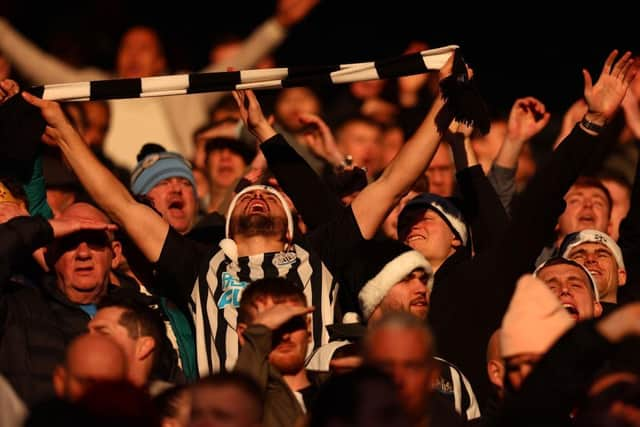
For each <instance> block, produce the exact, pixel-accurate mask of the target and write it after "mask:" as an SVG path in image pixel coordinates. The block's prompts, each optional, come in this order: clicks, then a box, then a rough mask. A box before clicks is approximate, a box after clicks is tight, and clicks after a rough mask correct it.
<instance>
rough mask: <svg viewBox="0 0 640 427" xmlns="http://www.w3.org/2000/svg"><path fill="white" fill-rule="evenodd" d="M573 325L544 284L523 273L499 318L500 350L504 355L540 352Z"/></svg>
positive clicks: (569, 317) (546, 348) (557, 300)
mask: <svg viewBox="0 0 640 427" xmlns="http://www.w3.org/2000/svg"><path fill="white" fill-rule="evenodd" d="M574 324H575V322H574V320H573V319H572V318H571V316H570V315H569V313H567V311H566V310H565V309H564V308H563V307H562V304H561V303H560V300H559V299H558V298H557V297H556V296H555V295H554V294H553V292H551V290H550V289H549V288H548V287H547V285H545V284H544V282H542V281H541V280H539V279H536V278H535V277H534V276H532V275H530V274H526V275H524V276H522V277H521V278H520V280H518V284H517V285H516V290H515V292H514V294H513V297H512V298H511V302H510V303H509V307H508V308H507V312H506V313H505V315H504V317H503V319H502V327H501V329H500V353H501V355H502V357H504V358H506V357H510V356H516V355H519V354H524V353H533V354H544V353H545V352H546V351H547V350H548V349H549V348H550V347H551V346H552V344H553V343H554V342H555V341H556V340H557V339H558V338H560V336H561V335H562V334H564V333H565V332H566V331H567V330H569V329H570V328H571V327H572V326H573V325H574Z"/></svg>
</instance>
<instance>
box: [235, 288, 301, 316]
mask: <svg viewBox="0 0 640 427" xmlns="http://www.w3.org/2000/svg"><path fill="white" fill-rule="evenodd" d="M267 297H269V298H271V299H273V301H274V302H275V303H280V302H285V301H298V302H300V303H302V304H304V305H305V306H306V305H307V298H306V297H305V296H304V293H303V292H302V290H301V289H298V287H297V286H295V285H294V284H293V283H291V282H290V281H289V280H287V279H284V278H282V277H269V278H264V279H259V280H256V281H255V282H252V283H250V284H249V286H247V287H246V288H245V289H244V291H243V292H242V297H241V298H240V307H238V323H249V322H250V321H251V319H252V317H253V316H252V314H251V307H252V306H253V305H254V303H255V302H256V301H259V300H262V299H265V298H267Z"/></svg>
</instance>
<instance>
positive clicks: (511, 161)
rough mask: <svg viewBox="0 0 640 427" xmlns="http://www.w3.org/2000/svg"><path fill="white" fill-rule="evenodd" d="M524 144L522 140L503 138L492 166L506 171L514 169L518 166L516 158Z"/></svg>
mask: <svg viewBox="0 0 640 427" xmlns="http://www.w3.org/2000/svg"><path fill="white" fill-rule="evenodd" d="M524 143H525V141H524V140H519V139H514V138H509V137H508V136H507V137H505V139H504V141H502V145H501V146H500V150H498V155H497V156H496V158H495V160H494V161H493V164H495V165H498V166H500V167H503V168H507V169H515V168H516V167H517V166H518V157H519V156H520V152H521V151H522V147H523V146H524Z"/></svg>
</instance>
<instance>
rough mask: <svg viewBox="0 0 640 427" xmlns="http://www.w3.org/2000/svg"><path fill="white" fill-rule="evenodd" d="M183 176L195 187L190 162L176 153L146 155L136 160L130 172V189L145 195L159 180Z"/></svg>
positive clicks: (137, 193)
mask: <svg viewBox="0 0 640 427" xmlns="http://www.w3.org/2000/svg"><path fill="white" fill-rule="evenodd" d="M174 177H179V178H184V179H186V180H187V181H189V182H190V183H191V185H192V186H193V189H194V191H195V189H196V180H195V179H194V177H193V172H191V164H190V163H189V162H188V161H187V160H185V158H184V157H182V156H181V155H180V154H178V153H174V152H171V151H164V152H156V153H151V154H148V155H146V156H145V157H144V158H142V160H140V161H139V162H138V164H137V165H136V167H135V168H134V169H133V172H132V173H131V191H132V192H133V194H135V195H136V196H137V195H145V194H147V193H148V192H149V191H151V190H152V189H153V187H155V186H156V185H158V183H159V182H160V181H162V180H163V179H168V178H174Z"/></svg>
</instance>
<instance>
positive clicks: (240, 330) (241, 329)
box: [236, 323, 248, 347]
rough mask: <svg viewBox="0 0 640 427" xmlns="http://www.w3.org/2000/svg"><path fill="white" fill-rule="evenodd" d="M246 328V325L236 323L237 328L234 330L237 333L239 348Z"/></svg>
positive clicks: (242, 342) (242, 343)
mask: <svg viewBox="0 0 640 427" xmlns="http://www.w3.org/2000/svg"><path fill="white" fill-rule="evenodd" d="M247 326H248V325H247V324H246V323H238V327H237V328H236V332H237V333H238V342H239V343H240V346H241V347H242V346H243V345H244V331H246V330H247Z"/></svg>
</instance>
